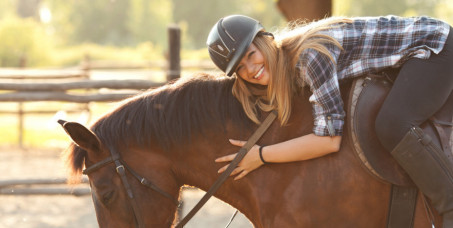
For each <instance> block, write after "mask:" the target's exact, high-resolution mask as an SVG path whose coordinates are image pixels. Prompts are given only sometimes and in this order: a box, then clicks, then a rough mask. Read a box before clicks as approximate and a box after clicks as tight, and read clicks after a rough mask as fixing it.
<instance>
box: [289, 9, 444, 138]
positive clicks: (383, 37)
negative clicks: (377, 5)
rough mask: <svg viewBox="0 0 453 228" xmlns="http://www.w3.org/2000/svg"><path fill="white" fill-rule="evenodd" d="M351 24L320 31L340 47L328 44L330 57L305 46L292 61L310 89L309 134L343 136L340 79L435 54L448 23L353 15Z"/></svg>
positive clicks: (442, 42)
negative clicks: (310, 117) (297, 60)
mask: <svg viewBox="0 0 453 228" xmlns="http://www.w3.org/2000/svg"><path fill="white" fill-rule="evenodd" d="M352 20H353V21H352V23H346V24H343V25H341V26H332V28H330V29H329V30H324V31H321V32H320V33H323V34H327V35H329V36H331V37H333V38H335V39H336V40H337V41H338V42H339V43H340V44H341V46H342V47H343V50H341V49H339V48H338V47H335V46H334V45H331V44H326V45H327V47H328V48H329V51H330V53H331V54H332V57H333V58H334V60H335V62H336V63H337V64H335V63H334V62H332V61H331V60H330V58H329V57H327V56H325V55H323V54H321V53H319V52H317V51H315V50H313V49H307V50H305V51H303V52H302V53H301V54H300V57H299V62H298V64H297V65H296V67H297V68H298V69H301V78H302V80H304V82H305V83H306V85H308V86H309V87H310V89H311V91H312V92H313V95H311V96H310V98H309V100H310V102H311V103H312V105H313V115H314V128H313V132H314V134H315V135H319V136H336V135H342V131H343V124H344V116H345V112H344V109H343V101H342V99H341V96H340V89H339V83H338V81H339V80H342V79H346V78H352V77H357V76H361V75H364V74H368V73H372V72H377V71H380V70H382V69H384V68H387V67H399V66H401V65H402V64H403V63H404V62H405V61H406V60H407V59H409V58H413V57H415V58H421V59H427V58H429V56H430V55H431V52H434V53H436V54H438V53H439V52H440V51H441V50H442V48H443V46H444V44H445V40H446V38H447V36H448V33H449V31H450V26H449V25H448V24H447V23H445V22H442V21H439V20H436V19H432V18H429V17H414V18H402V17H397V16H387V17H368V18H353V19H352Z"/></svg>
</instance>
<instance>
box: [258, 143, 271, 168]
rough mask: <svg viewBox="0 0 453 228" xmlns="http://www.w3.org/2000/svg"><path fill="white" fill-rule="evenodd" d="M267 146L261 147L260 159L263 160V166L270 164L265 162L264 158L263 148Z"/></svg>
mask: <svg viewBox="0 0 453 228" xmlns="http://www.w3.org/2000/svg"><path fill="white" fill-rule="evenodd" d="M264 147H265V146H260V149H259V155H260V159H261V162H263V164H269V162H267V161H266V160H264V157H263V148H264Z"/></svg>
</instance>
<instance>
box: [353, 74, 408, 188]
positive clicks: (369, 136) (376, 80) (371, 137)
mask: <svg viewBox="0 0 453 228" xmlns="http://www.w3.org/2000/svg"><path fill="white" fill-rule="evenodd" d="M391 86H392V85H391V83H390V82H389V81H388V80H387V79H385V78H384V77H381V76H370V77H361V78H357V79H355V81H354V82H353V84H352V87H351V92H350V95H349V102H348V103H349V105H348V107H347V112H348V115H347V121H348V128H347V129H348V131H350V132H349V135H350V136H351V140H352V145H353V147H354V150H355V154H356V155H357V157H358V158H359V159H360V161H361V163H362V164H363V166H364V168H365V169H366V170H367V171H368V172H369V173H370V174H371V175H372V176H374V177H376V178H378V179H380V180H382V181H384V182H390V183H392V184H395V185H399V186H414V184H413V182H412V181H411V179H410V178H409V176H408V175H407V174H406V172H405V171H404V170H403V169H402V168H401V167H400V166H399V165H398V163H397V162H396V161H395V160H394V159H393V157H392V156H391V154H390V152H389V151H387V150H386V149H385V148H384V147H383V146H382V145H381V143H380V142H379V139H378V138H377V135H376V133H375V120H376V116H377V114H378V112H379V109H380V108H381V106H382V103H383V102H384V100H385V98H386V96H387V94H388V92H389V91H390V88H391Z"/></svg>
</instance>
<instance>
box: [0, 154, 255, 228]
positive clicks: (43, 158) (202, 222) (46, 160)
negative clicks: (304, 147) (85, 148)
mask: <svg viewBox="0 0 453 228" xmlns="http://www.w3.org/2000/svg"><path fill="white" fill-rule="evenodd" d="M59 155H60V151H57V150H27V151H22V150H19V149H14V148H0V182H1V181H5V180H11V179H33V178H63V177H65V170H64V167H63V162H62V161H61V159H60V157H59ZM59 187H61V186H59ZM63 187H66V186H63ZM81 187H86V188H87V185H81ZM203 194H204V192H202V191H199V190H189V191H185V192H184V193H183V199H184V203H185V207H184V210H183V213H184V214H186V213H187V212H188V211H189V210H190V209H191V208H192V207H193V205H195V204H196V202H198V200H199V199H200V198H201V197H202V196H203ZM234 211H235V209H233V208H232V207H230V206H228V205H227V204H225V203H223V202H221V201H220V200H218V199H211V200H210V201H209V202H208V203H207V205H205V207H204V208H203V209H202V210H201V211H199V212H198V214H197V215H196V216H195V217H194V218H193V220H192V221H191V222H189V224H188V225H187V226H186V227H187V228H204V227H206V228H217V227H222V228H223V227H225V226H226V224H227V223H228V221H229V219H230V217H231V216H232V214H233V212H234ZM0 227H1V228H13V227H14V228H47V227H58V228H76V227H77V228H80V227H84V228H94V227H98V225H97V222H96V216H95V212H94V208H93V204H92V201H91V197H90V196H89V195H87V196H80V197H77V196H72V195H52V196H44V195H33V196H15V195H1V194H0ZM230 227H231V228H252V227H253V226H252V225H251V224H250V222H249V221H248V220H247V219H246V218H245V217H244V216H243V215H242V214H238V216H237V217H236V219H235V220H234V221H233V223H232V224H231V225H230Z"/></svg>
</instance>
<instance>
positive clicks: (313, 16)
mask: <svg viewBox="0 0 453 228" xmlns="http://www.w3.org/2000/svg"><path fill="white" fill-rule="evenodd" d="M277 6H278V9H279V10H280V12H281V13H282V14H283V15H284V16H285V18H286V20H288V21H293V20H297V19H301V20H308V21H313V20H319V19H323V18H325V17H327V16H331V15H332V0H278V2H277Z"/></svg>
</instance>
